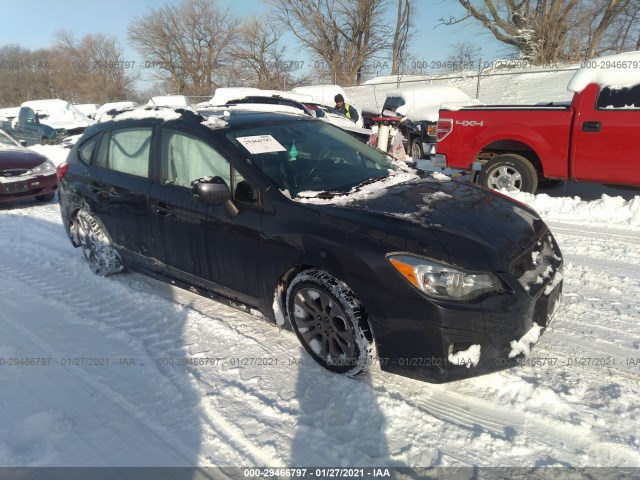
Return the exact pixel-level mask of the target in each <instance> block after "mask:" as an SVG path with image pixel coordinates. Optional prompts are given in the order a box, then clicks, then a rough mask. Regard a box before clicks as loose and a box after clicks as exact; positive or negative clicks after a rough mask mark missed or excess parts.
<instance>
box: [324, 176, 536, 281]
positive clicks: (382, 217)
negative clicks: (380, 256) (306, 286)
mask: <svg viewBox="0 0 640 480" xmlns="http://www.w3.org/2000/svg"><path fill="white" fill-rule="evenodd" d="M356 197H357V195H356ZM319 210H320V213H321V214H324V215H327V216H328V217H331V218H333V219H334V221H336V222H338V223H339V224H341V225H342V226H343V227H344V226H347V227H348V228H350V229H355V230H357V231H358V232H360V233H362V234H365V235H367V236H369V237H373V238H377V239H380V240H383V241H385V242H387V243H388V244H390V247H391V248H393V249H397V250H398V251H409V252H413V253H417V254H420V255H425V256H428V257H431V258H434V259H437V260H442V261H446V262H448V263H451V264H453V265H458V266H461V267H464V268H468V269H471V270H474V269H482V270H486V269H491V270H498V271H504V270H507V269H508V264H509V261H510V260H511V259H512V258H514V257H515V256H516V255H518V254H520V253H522V252H523V251H524V250H525V249H526V248H528V247H530V246H531V245H532V244H533V243H535V241H537V239H538V238H539V237H540V235H541V234H542V232H543V231H546V229H547V227H546V226H545V224H544V222H543V221H542V220H541V219H540V217H539V216H538V214H537V213H536V212H535V211H534V210H532V209H531V208H529V207H527V206H526V205H524V204H521V203H519V202H516V201H514V200H512V199H510V198H508V197H506V196H504V195H501V194H499V193H496V192H493V191H489V190H486V189H483V188H480V187H477V186H474V185H470V184H468V183H465V182H460V181H450V180H449V181H439V180H434V179H431V178H423V179H420V180H416V181H411V182H407V183H404V184H400V185H396V186H393V187H389V188H386V189H383V190H381V191H380V193H379V194H378V195H376V196H374V197H373V198H356V199H354V200H353V201H351V202H348V203H346V204H344V205H340V206H330V205H322V206H319Z"/></svg>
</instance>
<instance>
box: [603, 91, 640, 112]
mask: <svg viewBox="0 0 640 480" xmlns="http://www.w3.org/2000/svg"><path fill="white" fill-rule="evenodd" d="M596 108H598V109H600V110H640V85H636V86H634V87H629V88H611V87H605V88H603V89H602V90H601V91H600V95H598V101H597V103H596Z"/></svg>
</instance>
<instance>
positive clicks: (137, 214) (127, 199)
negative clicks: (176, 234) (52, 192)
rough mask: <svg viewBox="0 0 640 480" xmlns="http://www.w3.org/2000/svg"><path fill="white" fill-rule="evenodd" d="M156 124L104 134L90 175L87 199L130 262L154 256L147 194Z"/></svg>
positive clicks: (142, 260) (146, 259)
mask: <svg viewBox="0 0 640 480" xmlns="http://www.w3.org/2000/svg"><path fill="white" fill-rule="evenodd" d="M152 138H153V126H152V125H146V126H144V125H143V126H136V127H130V128H118V129H114V130H111V131H107V132H105V133H104V134H103V135H102V138H101V140H100V145H99V149H98V151H97V154H96V155H94V159H93V162H92V165H91V168H89V171H88V175H87V185H86V188H87V192H88V193H87V201H88V203H89V205H90V208H91V209H92V210H93V212H94V213H95V215H96V216H97V217H98V218H99V219H100V221H101V222H102V223H103V225H104V226H105V228H106V229H107V232H108V233H109V235H110V237H111V240H112V241H113V242H114V243H115V244H116V245H117V246H118V247H119V248H120V249H122V253H123V255H125V256H126V257H127V261H129V262H135V263H141V264H147V263H149V262H150V258H151V255H150V253H151V229H150V224H149V211H148V195H149V189H150V187H151V179H150V177H149V165H150V163H149V162H150V158H151V151H152Z"/></svg>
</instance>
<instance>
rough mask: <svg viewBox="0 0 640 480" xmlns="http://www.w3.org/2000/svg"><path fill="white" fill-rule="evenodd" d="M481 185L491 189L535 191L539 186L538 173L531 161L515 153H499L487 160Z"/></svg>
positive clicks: (481, 177)
mask: <svg viewBox="0 0 640 480" xmlns="http://www.w3.org/2000/svg"><path fill="white" fill-rule="evenodd" d="M479 180H480V185H482V186H483V187H485V188H489V189H491V190H500V189H501V188H506V189H507V190H510V191H516V190H520V191H522V192H527V193H535V191H536V189H537V188H538V174H537V173H536V169H535V168H534V167H533V165H532V164H531V162H530V161H529V160H527V159H526V158H525V157H523V156H520V155H516V154H513V153H507V154H504V155H497V156H495V157H493V158H492V159H491V160H489V161H488V162H487V164H486V165H485V166H484V167H483V169H482V170H481V171H480V175H479Z"/></svg>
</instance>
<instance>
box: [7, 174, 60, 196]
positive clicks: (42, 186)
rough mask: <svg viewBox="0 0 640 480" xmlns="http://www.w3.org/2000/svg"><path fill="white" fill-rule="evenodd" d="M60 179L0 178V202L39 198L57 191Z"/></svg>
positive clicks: (33, 176) (50, 176)
mask: <svg viewBox="0 0 640 480" xmlns="http://www.w3.org/2000/svg"><path fill="white" fill-rule="evenodd" d="M57 188H58V179H57V178H56V174H55V172H54V173H53V174H52V175H30V176H24V177H23V176H20V177H9V178H0V202H9V201H13V200H18V199H22V198H31V197H38V196H40V195H46V194H48V193H51V192H54V191H56V189H57Z"/></svg>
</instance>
